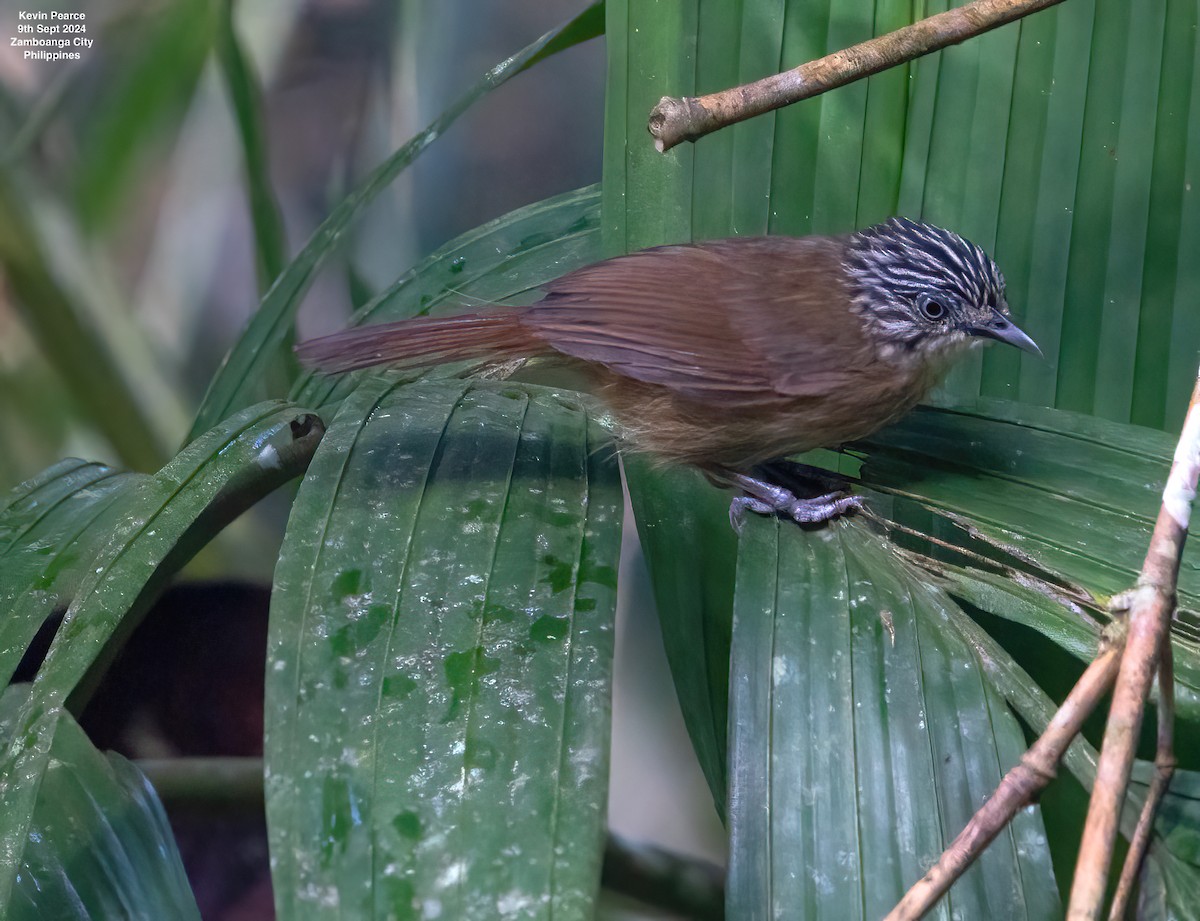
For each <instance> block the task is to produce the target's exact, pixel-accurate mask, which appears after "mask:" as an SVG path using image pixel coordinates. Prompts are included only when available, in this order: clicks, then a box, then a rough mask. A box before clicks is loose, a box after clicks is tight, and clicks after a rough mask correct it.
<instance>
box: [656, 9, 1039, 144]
mask: <svg viewBox="0 0 1200 921" xmlns="http://www.w3.org/2000/svg"><path fill="white" fill-rule="evenodd" d="M1061 2H1062V0H972V2H971V3H966V4H964V5H963V6H960V7H956V8H955V9H951V10H947V11H946V12H944V13H938V14H937V15H936V16H930V17H929V18H927V19H922V20H920V21H919V22H914V23H913V24H912V25H909V26H905V27H904V28H902V29H897V30H896V31H895V32H889V33H888V34H887V35H881V36H879V37H878V38H873V39H870V40H869V41H865V42H861V43H859V44H857V45H852V46H851V47H849V48H846V49H843V50H842V51H835V52H834V53H833V54H829V55H826V56H825V57H823V58H818V59H817V60H815V61H809V62H808V63H807V64H801V65H800V66H799V67H796V68H794V69H793V70H789V71H785V72H784V73H781V74H774V75H772V76H770V77H765V78H763V79H762V80H758V81H756V82H754V83H747V84H745V85H744V86H737V87H734V88H733V89H729V90H723V91H722V92H719V93H712V94H711V95H708V96H698V97H697V96H685V97H683V98H682V99H676V98H675V97H673V96H664V97H663V98H662V99H661V100H660V101H659V103H658V105H656V106H655V107H654V109H653V110H652V111H651V113H650V123H649V129H650V134H651V135H653V137H654V146H655V147H657V148H658V150H659V152H660V153H662V152H665V151H668V150H670V149H671V148H672V147H674V146H675V145H676V144H680V143H682V142H683V141H695V140H696V139H697V138H701V137H703V136H704V135H706V134H709V133H710V132H713V131H716V130H717V129H718V128H724V127H726V126H727V125H732V124H735V123H737V122H740V121H745V120H746V119H747V118H753V117H754V116H755V115H762V114H763V113H764V112H770V111H772V110H773V109H779V108H782V107H783V106H786V105H791V104H792V103H794V102H800V101H801V100H802V99H809V98H811V97H813V96H819V95H820V94H821V93H824V92H826V91H827V90H831V89H836V88H837V87H839V86H844V85H845V84H847V83H853V82H854V81H855V80H861V79H862V78H863V77H869V76H871V74H877V73H879V72H880V71H882V70H887V69H888V68H889V67H895V66H896V65H897V64H903V63H905V62H907V61H911V60H913V59H914V58H919V57H921V56H922V55H926V54H929V53H930V52H932V51H940V50H941V49H942V48H945V47H947V46H949V45H957V44H958V43H959V42H963V41H966V40H967V39H969V38H974V37H975V36H976V35H982V34H983V33H984V32H989V31H991V30H992V29H995V28H997V27H999V26H1002V25H1005V24H1007V23H1010V22H1013V21H1014V20H1017V19H1020V18H1022V17H1024V16H1028V15H1029V14H1030V13H1037V12H1039V11H1041V10H1044V9H1046V8H1047V7H1051V6H1054V5H1055V4H1057V3H1061Z"/></svg>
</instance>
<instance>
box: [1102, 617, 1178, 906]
mask: <svg viewBox="0 0 1200 921" xmlns="http://www.w3.org/2000/svg"><path fill="white" fill-rule="evenodd" d="M1174 736H1175V668H1174V663H1173V656H1172V654H1171V638H1170V636H1169V635H1168V637H1167V641H1166V642H1165V643H1164V644H1163V650H1162V661H1161V662H1160V663H1159V665H1158V750H1157V752H1156V753H1155V755H1154V779H1153V780H1151V781H1150V790H1149V791H1148V792H1147V793H1146V802H1145V805H1143V806H1142V814H1141V815H1140V816H1138V824H1137V829H1136V830H1135V831H1134V833H1133V839H1132V840H1131V841H1130V842H1129V853H1128V854H1126V855H1125V864H1124V866H1122V867H1121V879H1120V882H1118V883H1117V892H1116V895H1114V896H1113V903H1112V908H1111V910H1110V911H1109V913H1108V921H1123V919H1124V918H1125V915H1126V909H1127V908H1128V907H1129V900H1130V898H1131V897H1132V895H1133V886H1134V883H1136V882H1137V878H1138V874H1139V873H1140V872H1141V869H1142V862H1143V861H1144V860H1145V859H1146V852H1147V851H1149V849H1150V833H1151V832H1152V831H1153V830H1154V816H1155V815H1156V814H1157V812H1158V804H1159V803H1161V802H1162V798H1163V796H1164V795H1165V794H1166V792H1167V787H1168V786H1170V784H1171V778H1172V777H1173V776H1174V775H1175V751H1174Z"/></svg>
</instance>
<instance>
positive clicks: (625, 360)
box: [297, 217, 1041, 530]
mask: <svg viewBox="0 0 1200 921" xmlns="http://www.w3.org/2000/svg"><path fill="white" fill-rule="evenodd" d="M543 290H544V296H543V297H542V298H541V300H539V301H537V302H536V303H534V304H531V305H529V306H524V307H501V306H494V307H491V308H490V309H485V310H479V311H476V312H471V313H461V314H457V315H450V316H444V317H416V318H413V319H408V320H400V321H398V322H392V323H385V324H377V325H369V326H362V327H357V328H352V329H348V330H345V331H342V332H339V333H334V334H333V335H330V336H325V337H322V338H318V339H312V340H309V341H307V342H304V343H301V344H300V345H299V346H298V347H297V351H298V353H299V357H300V359H301V361H302V362H303V363H305V364H307V365H309V366H313V367H316V368H318V369H320V370H323V371H328V372H345V371H351V370H356V369H361V368H367V367H372V366H379V365H398V366H401V367H408V368H421V367H428V366H431V365H435V364H442V363H446V362H459V361H475V362H481V361H489V362H495V361H511V360H516V359H547V358H549V359H556V360H557V361H558V362H565V363H566V364H567V365H568V366H571V367H573V368H574V369H576V370H578V371H581V372H583V373H584V375H586V378H587V381H588V387H589V389H590V390H592V391H593V392H594V393H595V394H596V395H597V396H598V397H599V398H600V399H601V400H602V401H603V402H604V403H606V404H607V406H608V407H609V409H610V410H611V413H612V415H613V417H614V418H615V420H616V423H617V426H616V427H617V431H618V433H619V435H620V437H621V440H622V442H623V443H624V445H625V446H627V447H629V448H631V449H633V450H635V451H639V452H643V453H646V454H648V455H650V456H651V457H652V458H653V459H654V460H656V461H658V462H661V463H665V464H672V463H674V464H686V465H691V466H694V467H697V468H699V469H700V470H701V471H702V472H703V473H704V474H705V476H706V477H707V478H708V479H709V480H710V481H711V482H713V483H714V484H716V485H718V486H724V487H733V488H734V489H737V490H739V492H740V495H738V496H737V497H735V498H734V499H733V501H732V502H731V505H730V517H731V520H732V521H733V522H734V527H735V528H737V529H738V530H740V527H741V522H742V519H743V516H744V515H745V513H746V512H753V513H757V514H761V515H775V516H779V517H781V518H785V519H792V520H794V521H796V522H798V523H800V524H804V525H811V524H819V523H822V522H825V521H827V520H829V519H831V518H834V517H837V516H840V515H843V514H845V513H847V512H850V511H852V510H855V509H859V508H861V500H860V499H859V498H858V497H857V496H854V495H851V494H849V493H848V491H847V490H846V489H845V488H844V486H843V485H838V484H836V483H833V482H832V481H829V480H827V479H824V478H822V477H821V476H820V475H819V474H817V473H816V472H815V470H814V469H813V468H808V467H805V466H803V465H797V464H794V463H793V462H790V461H789V460H788V458H789V457H790V456H791V455H795V454H801V453H803V452H805V451H809V450H812V449H814V448H837V447H840V446H841V445H842V444H844V443H846V442H852V441H855V440H858V439H861V438H864V437H866V436H868V435H870V434H871V433H873V432H875V431H876V430H878V429H880V428H882V427H883V426H885V425H887V424H888V423H890V422H893V421H895V420H897V419H898V418H900V417H901V416H903V415H904V414H905V413H907V412H908V411H909V410H910V409H912V408H913V407H914V406H915V405H916V404H917V403H919V402H920V401H921V400H922V399H923V398H924V397H925V396H926V395H927V394H928V393H929V391H930V390H931V389H932V388H933V387H934V386H935V385H937V384H938V383H939V382H940V381H941V380H942V378H943V377H944V376H945V374H946V372H947V371H948V370H949V368H950V366H951V365H952V364H953V362H954V361H955V359H957V358H960V357H961V356H962V355H963V354H965V353H966V352H967V351H968V350H970V349H971V348H973V347H975V346H977V345H980V344H982V343H984V342H985V341H987V340H995V341H999V342H1003V343H1008V344H1009V345H1012V346H1015V347H1017V348H1018V349H1022V350H1024V351H1026V352H1030V353H1032V354H1035V355H1038V356H1040V355H1041V351H1040V350H1039V348H1038V346H1037V344H1036V343H1035V342H1034V341H1033V340H1032V339H1031V338H1030V337H1029V336H1028V335H1026V334H1025V333H1024V332H1023V331H1022V330H1021V329H1020V328H1019V327H1017V326H1016V325H1015V324H1014V323H1013V321H1012V319H1011V316H1010V310H1009V306H1008V303H1007V300H1006V297H1005V283H1004V276H1003V275H1002V274H1001V272H1000V270H999V268H998V267H997V265H996V263H995V262H994V261H993V260H992V258H991V257H990V256H988V254H987V253H986V252H984V250H983V249H982V248H980V247H979V246H977V245H975V244H974V243H971V242H970V241H968V240H966V239H964V238H963V237H961V236H959V235H958V234H956V233H953V232H952V231H949V230H945V229H943V228H941V227H937V226H934V225H932V224H927V223H922V222H919V221H914V220H911V219H909V218H905V217H892V218H889V219H888V220H885V221H883V222H882V223H879V224H876V225H874V226H871V227H868V228H866V229H863V230H859V231H855V232H852V233H845V234H839V235H812V236H804V237H786V236H779V235H772V236H759V237H749V236H747V237H730V238H727V239H720V240H708V241H700V242H694V243H682V244H672V245H666V246H656V247H652V248H650V249H644V250H639V251H636V252H632V253H628V254H625V255H620V256H616V257H613V258H610V259H606V260H604V261H601V262H597V263H594V264H592V265H588V266H585V267H583V268H579V269H576V270H574V271H572V272H569V273H567V274H565V275H563V276H562V277H560V278H558V279H556V280H554V281H551V282H549V283H548V284H546V285H544V286H543Z"/></svg>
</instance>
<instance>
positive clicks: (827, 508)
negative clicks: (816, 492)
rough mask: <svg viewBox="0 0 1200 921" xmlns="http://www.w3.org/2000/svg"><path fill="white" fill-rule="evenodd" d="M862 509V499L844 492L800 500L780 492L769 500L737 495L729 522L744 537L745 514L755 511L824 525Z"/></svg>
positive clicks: (760, 513) (732, 505)
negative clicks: (840, 516)
mask: <svg viewBox="0 0 1200 921" xmlns="http://www.w3.org/2000/svg"><path fill="white" fill-rule="evenodd" d="M773 492H774V491H773ZM771 500H774V501H771ZM862 507H863V500H862V498H861V497H860V496H851V495H847V494H846V493H844V492H831V493H826V494H825V495H823V496H814V497H812V498H810V499H801V498H799V497H797V496H796V495H794V494H793V493H791V492H789V491H788V490H785V489H779V490H778V493H774V494H773V495H772V496H771V497H770V500H768V499H764V498H759V497H757V496H736V497H735V498H734V499H733V500H732V501H731V502H730V503H729V523H730V524H731V525H732V526H733V530H734V531H736V532H737V533H738V534H741V533H742V528H743V527H744V525H745V521H746V512H754V513H755V514H756V515H778V516H779V517H780V518H787V519H790V520H791V521H794V522H796V523H797V524H821V523H822V522H825V521H829V520H830V519H832V518H837V517H838V516H839V515H845V514H846V513H847V512H851V511H858V510H860V509H861V508H862Z"/></svg>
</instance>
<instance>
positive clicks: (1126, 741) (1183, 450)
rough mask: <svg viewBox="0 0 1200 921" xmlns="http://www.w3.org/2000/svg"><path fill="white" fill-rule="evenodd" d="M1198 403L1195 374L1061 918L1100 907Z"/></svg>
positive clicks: (1165, 631)
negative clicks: (1193, 385) (1194, 382)
mask: <svg viewBox="0 0 1200 921" xmlns="http://www.w3.org/2000/svg"><path fill="white" fill-rule="evenodd" d="M1198 403H1200V379H1198V380H1197V382H1196V387H1195V389H1194V390H1193V391H1192V401H1191V405H1190V406H1189V407H1188V413H1187V420H1186V421H1185V422H1184V424H1183V434H1182V435H1180V438H1179V445H1178V447H1177V448H1176V449H1175V461H1174V463H1173V464H1172V465H1171V473H1170V474H1169V475H1168V477H1167V485H1166V487H1165V488H1164V489H1163V503H1162V508H1161V509H1160V510H1159V513H1158V521H1157V522H1156V523H1155V525H1154V533H1153V535H1151V537H1150V547H1149V549H1148V550H1147V552H1146V561H1145V563H1144V564H1143V566H1142V575H1141V577H1140V578H1139V579H1138V583H1137V586H1136V587H1135V588H1134V589H1133V591H1132V593H1131V599H1132V601H1131V603H1130V613H1129V638H1128V640H1127V642H1126V646H1125V655H1124V656H1123V657H1122V659H1121V671H1120V673H1119V674H1118V675H1117V685H1116V689H1115V690H1114V691H1113V704H1112V709H1111V710H1110V711H1109V715H1108V725H1107V726H1106V727H1105V730H1104V745H1103V747H1102V748H1101V750H1100V762H1099V764H1098V765H1097V767H1096V781H1095V785H1094V786H1093V787H1092V799H1091V804H1090V805H1089V806H1088V817H1087V822H1086V823H1085V824H1084V828H1083V841H1082V842H1081V843H1080V846H1079V860H1078V862H1077V863H1076V865H1075V879H1074V882H1073V883H1072V886H1071V904H1070V907H1069V909H1068V912H1067V918H1068V919H1069V921H1085V919H1086V921H1096V919H1098V918H1099V917H1100V915H1101V912H1102V911H1103V910H1104V892H1105V887H1106V885H1107V882H1108V868H1109V865H1110V864H1111V863H1112V856H1113V847H1114V844H1115V841H1116V837H1117V822H1118V818H1119V816H1120V812H1121V806H1122V805H1123V804H1124V802H1125V792H1126V789H1127V787H1128V786H1129V773H1130V770H1131V769H1132V767H1133V759H1134V752H1135V750H1136V748H1137V739H1138V733H1139V732H1140V731H1141V727H1142V717H1143V715H1144V713H1145V710H1146V697H1147V695H1148V694H1149V692H1150V685H1151V683H1152V682H1153V680H1154V674H1155V672H1156V671H1157V670H1158V664H1159V653H1160V651H1161V650H1162V649H1163V647H1164V645H1165V644H1166V643H1168V642H1169V641H1170V636H1169V629H1170V625H1171V616H1172V614H1173V613H1174V612H1175V583H1176V578H1177V577H1178V575H1179V558H1180V556H1181V555H1182V554H1183V545H1184V542H1185V541H1186V540H1187V530H1188V520H1189V517H1190V515H1191V508H1192V499H1193V498H1195V495H1196V481H1197V479H1198V478H1200V408H1198Z"/></svg>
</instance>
